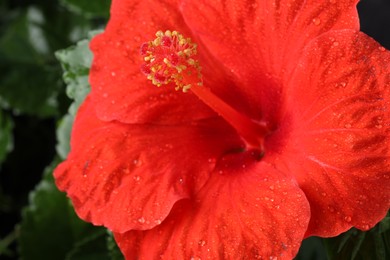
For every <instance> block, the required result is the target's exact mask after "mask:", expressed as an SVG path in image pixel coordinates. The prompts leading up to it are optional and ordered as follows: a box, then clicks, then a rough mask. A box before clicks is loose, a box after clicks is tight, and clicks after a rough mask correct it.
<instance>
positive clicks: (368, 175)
mask: <svg viewBox="0 0 390 260" xmlns="http://www.w3.org/2000/svg"><path fill="white" fill-rule="evenodd" d="M389 71H390V52H388V51H385V49H384V48H383V47H380V46H379V44H378V43H376V42H375V41H374V40H372V39H371V38H369V37H368V36H366V35H364V34H362V33H356V32H354V31H349V30H343V31H335V32H332V33H329V34H325V35H323V36H321V37H319V38H318V39H316V40H315V41H314V42H313V43H312V44H311V45H310V46H308V47H307V49H306V55H305V56H304V58H303V60H302V62H301V63H299V64H298V65H297V71H296V74H295V77H294V78H293V79H292V80H291V82H290V87H291V88H290V89H289V90H288V92H287V94H286V95H287V97H288V101H287V105H286V108H285V109H286V111H287V112H286V117H285V118H284V119H283V120H284V121H285V122H288V124H290V126H291V128H292V129H293V132H292V134H291V135H290V137H289V142H288V144H287V145H286V147H285V151H284V155H285V156H286V157H285V160H286V163H287V168H288V169H289V171H291V172H292V173H293V174H294V175H295V176H296V177H297V179H298V183H299V185H300V187H302V189H303V190H304V192H305V194H306V196H307V197H308V200H309V202H310V205H311V210H312V219H311V222H310V225H309V229H308V232H307V235H317V236H335V235H338V234H339V233H341V232H343V231H346V230H347V229H349V228H351V227H352V226H354V227H357V228H359V229H362V230H367V229H369V228H371V227H373V226H374V225H375V224H376V223H377V222H378V221H380V220H381V219H382V218H383V217H384V216H385V214H386V212H387V211H388V209H389V207H390V189H389V187H390V174H389V173H390V164H389V163H390V160H389V158H390V148H389V147H390V143H389V137H390V136H389V133H390V113H389V105H390V98H389V97H390V74H389Z"/></svg>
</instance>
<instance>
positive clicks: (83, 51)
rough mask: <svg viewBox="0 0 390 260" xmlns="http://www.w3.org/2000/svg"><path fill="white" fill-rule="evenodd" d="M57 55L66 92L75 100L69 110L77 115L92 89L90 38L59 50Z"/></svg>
mask: <svg viewBox="0 0 390 260" xmlns="http://www.w3.org/2000/svg"><path fill="white" fill-rule="evenodd" d="M91 37H92V35H91ZM56 57H57V59H58V60H59V61H60V62H61V65H62V69H63V71H64V73H63V79H64V81H65V83H66V85H67V88H66V93H67V95H68V97H69V98H71V99H73V100H74V103H73V104H72V105H71V107H70V109H69V112H70V114H71V115H75V113H76V111H77V109H78V107H79V106H80V104H81V103H82V102H83V101H84V99H85V97H86V96H87V94H88V93H89V91H90V86H89V83H88V74H89V68H90V67H91V63H92V52H91V51H90V49H89V40H82V41H79V42H78V43H77V45H75V46H72V47H69V48H67V49H64V50H60V51H57V52H56Z"/></svg>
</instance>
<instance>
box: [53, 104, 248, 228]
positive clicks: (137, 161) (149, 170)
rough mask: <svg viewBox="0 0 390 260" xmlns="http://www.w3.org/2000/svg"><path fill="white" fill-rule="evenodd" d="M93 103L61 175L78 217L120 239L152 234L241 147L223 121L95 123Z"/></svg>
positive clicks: (80, 119) (83, 114) (81, 115)
mask: <svg viewBox="0 0 390 260" xmlns="http://www.w3.org/2000/svg"><path fill="white" fill-rule="evenodd" d="M94 109H95V107H94V104H93V102H91V100H90V99H89V98H87V99H86V101H85V102H84V104H83V105H82V106H81V108H80V110H79V112H78V114H77V117H76V121H75V123H74V129H73V132H72V141H71V148H72V149H71V152H70V154H69V156H68V159H67V160H66V161H65V162H63V163H62V164H60V165H59V166H58V167H57V168H56V170H55V172H54V176H55V179H56V184H57V186H58V187H59V189H60V190H63V191H65V192H66V193H67V195H68V196H69V197H70V198H71V200H72V202H73V204H74V207H75V210H76V212H77V214H78V215H79V216H80V217H81V218H82V219H84V220H86V221H89V222H92V223H93V224H95V225H104V226H106V227H107V228H109V229H111V230H113V231H116V232H125V231H128V230H133V229H141V230H143V229H150V228H152V227H154V226H156V225H158V224H159V223H160V222H161V221H163V220H164V219H165V217H166V216H167V215H168V214H169V212H170V210H171V208H172V206H173V204H174V203H175V202H176V201H178V200H181V199H183V198H189V197H191V196H192V194H193V193H196V192H197V191H199V190H200V189H201V187H202V186H203V185H204V184H205V182H206V181H207V179H208V178H209V175H210V173H211V171H212V170H213V169H214V167H215V162H216V158H218V157H220V156H222V155H223V154H224V153H225V152H226V151H229V150H231V149H233V148H236V147H237V146H240V145H241V140H240V139H239V138H238V136H237V134H236V133H235V132H234V130H233V129H231V128H230V127H229V126H228V125H226V123H225V122H224V121H222V120H220V119H218V118H215V119H209V120H206V121H198V122H192V123H191V124H185V125H176V126H161V125H131V124H122V123H119V122H104V121H101V120H99V119H98V118H96V114H95V111H94Z"/></svg>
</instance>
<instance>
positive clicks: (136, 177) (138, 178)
mask: <svg viewBox="0 0 390 260" xmlns="http://www.w3.org/2000/svg"><path fill="white" fill-rule="evenodd" d="M133 179H134V180H135V181H139V180H140V179H141V177H139V176H138V175H136V176H134V177H133Z"/></svg>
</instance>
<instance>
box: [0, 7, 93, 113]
mask: <svg viewBox="0 0 390 260" xmlns="http://www.w3.org/2000/svg"><path fill="white" fill-rule="evenodd" d="M56 2H57V1H49V2H46V3H45V4H42V5H41V6H27V7H26V8H20V9H16V10H11V11H7V10H4V9H2V10H1V13H0V15H1V18H0V19H1V23H2V25H3V26H2V27H1V29H0V32H1V34H0V69H1V71H2V73H1V75H0V107H3V108H7V109H10V110H12V111H13V112H15V113H19V114H27V115H37V116H39V117H50V116H56V115H58V114H59V111H58V110H59V108H58V107H59V104H58V101H57V100H58V95H59V93H60V91H61V90H62V88H61V87H62V85H63V83H62V81H61V80H60V77H61V76H60V75H61V68H60V66H59V64H58V63H57V62H56V60H55V56H54V51H56V50H58V49H62V48H64V47H65V46H69V45H70V44H71V43H72V42H73V41H76V40H79V39H80V37H81V36H84V35H86V34H87V31H89V30H90V23H91V22H90V21H88V20H87V19H86V18H84V17H82V16H80V15H75V14H72V13H71V12H69V11H67V10H66V9H64V8H62V9H61V8H59V6H58V4H57V3H56Z"/></svg>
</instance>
